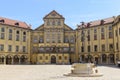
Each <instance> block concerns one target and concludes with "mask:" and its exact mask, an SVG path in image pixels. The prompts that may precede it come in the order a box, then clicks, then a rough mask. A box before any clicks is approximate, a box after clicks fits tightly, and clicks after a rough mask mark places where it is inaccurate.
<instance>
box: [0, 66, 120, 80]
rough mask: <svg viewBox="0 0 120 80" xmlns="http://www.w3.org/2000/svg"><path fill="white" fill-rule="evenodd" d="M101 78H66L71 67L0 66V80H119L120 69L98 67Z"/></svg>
mask: <svg viewBox="0 0 120 80" xmlns="http://www.w3.org/2000/svg"><path fill="white" fill-rule="evenodd" d="M98 69H99V71H100V72H101V73H103V74H104V75H103V76H102V77H66V76H63V74H67V73H70V70H71V65H0V80H120V68H117V67H115V66H98Z"/></svg>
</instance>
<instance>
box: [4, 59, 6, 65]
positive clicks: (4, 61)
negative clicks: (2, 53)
mask: <svg viewBox="0 0 120 80" xmlns="http://www.w3.org/2000/svg"><path fill="white" fill-rule="evenodd" d="M4 65H6V57H5V58H4Z"/></svg>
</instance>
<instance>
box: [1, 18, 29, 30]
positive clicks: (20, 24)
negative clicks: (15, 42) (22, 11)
mask: <svg viewBox="0 0 120 80" xmlns="http://www.w3.org/2000/svg"><path fill="white" fill-rule="evenodd" d="M0 24H5V25H11V26H14V27H21V28H28V29H30V26H28V25H27V24H26V23H25V22H22V21H18V20H12V19H8V18H4V17H0Z"/></svg>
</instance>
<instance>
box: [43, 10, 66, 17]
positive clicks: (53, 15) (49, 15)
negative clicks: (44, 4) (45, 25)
mask: <svg viewBox="0 0 120 80" xmlns="http://www.w3.org/2000/svg"><path fill="white" fill-rule="evenodd" d="M50 18H52V19H53V18H61V19H64V17H63V16H62V15H60V14H59V13H57V12H56V11H55V10H53V11H52V12H50V13H49V14H47V15H46V16H45V17H44V18H43V19H50Z"/></svg>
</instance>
